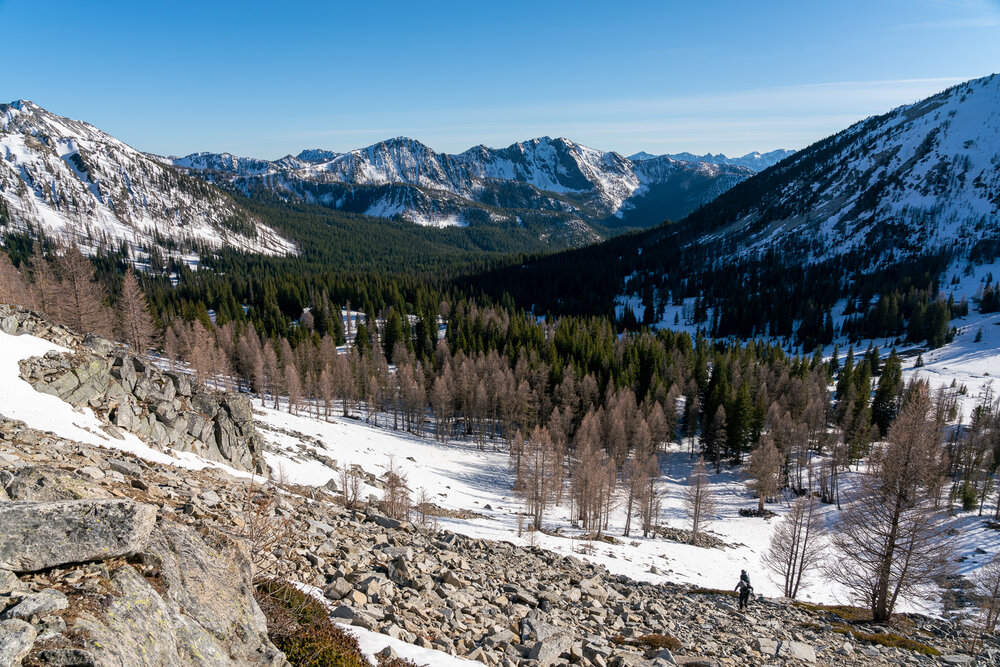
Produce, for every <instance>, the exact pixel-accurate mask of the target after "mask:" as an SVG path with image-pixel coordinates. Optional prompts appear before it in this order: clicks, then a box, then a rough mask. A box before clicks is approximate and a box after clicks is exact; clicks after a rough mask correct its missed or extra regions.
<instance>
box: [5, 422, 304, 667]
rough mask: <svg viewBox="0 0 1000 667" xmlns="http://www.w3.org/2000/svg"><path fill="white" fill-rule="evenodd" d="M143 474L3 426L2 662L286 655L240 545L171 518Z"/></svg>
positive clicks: (133, 466) (276, 660)
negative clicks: (271, 632)
mask: <svg viewBox="0 0 1000 667" xmlns="http://www.w3.org/2000/svg"><path fill="white" fill-rule="evenodd" d="M60 450H61V451H60ZM74 450H76V451H74ZM69 460H73V461H74V462H75V463H76V465H71V466H66V463H67V461H69ZM84 462H86V463H87V465H84V466H80V465H79V464H80V463H84ZM146 470H147V468H146V466H145V465H144V464H143V463H141V462H140V461H138V460H136V459H133V458H131V457H128V456H126V457H124V458H123V457H116V456H114V455H113V454H112V455H109V453H107V452H103V453H101V452H98V451H97V450H93V449H90V450H87V452H86V453H85V454H84V453H82V450H81V449H80V448H78V447H76V446H75V445H74V444H73V443H69V442H64V441H59V440H57V439H54V438H52V437H51V436H48V435H46V434H41V433H39V432H36V431H31V430H30V429H27V428H25V427H23V425H21V424H19V423H16V422H10V421H8V420H3V421H2V422H0V488H3V489H4V491H3V493H2V495H3V496H7V497H8V499H6V500H0V664H2V665H5V666H7V665H17V664H21V663H22V661H23V664H24V665H78V666H88V665H91V666H94V667H103V666H105V665H107V666H109V667H110V666H112V665H115V666H120V665H137V666H138V665H157V666H166V665H169V666H175V665H176V666H177V667H180V666H182V665H205V666H208V665H234V666H235V665H260V666H265V665H267V666H273V667H278V666H281V665H285V664H287V663H286V661H285V659H284V656H283V655H282V653H281V652H280V651H278V650H277V649H276V648H275V647H274V646H273V645H272V644H271V642H270V641H269V640H268V637H267V624H266V621H265V619H264V616H263V614H262V613H261V611H260V608H259V607H258V606H257V603H256V601H255V600H254V594H253V586H252V582H251V579H250V576H251V575H250V572H251V567H250V562H249V559H248V556H247V553H246V551H245V549H244V547H243V546H242V544H241V543H240V541H239V540H238V539H236V538H235V537H233V536H231V535H227V534H226V533H224V532H221V531H215V530H208V529H206V528H204V527H202V529H201V530H200V531H197V530H195V529H194V528H193V527H191V526H189V525H185V524H184V523H183V522H182V521H179V520H177V519H176V518H175V517H176V515H175V514H174V513H173V512H172V511H171V510H169V509H167V508H165V507H162V506H160V505H159V503H156V502H155V499H154V497H152V496H151V495H150V494H149V493H146V492H144V491H143V490H142V488H141V487H142V486H143V483H142V478H143V475H144V473H145V471H146ZM105 471H106V472H105ZM151 500H152V501H153V502H150V501H151Z"/></svg>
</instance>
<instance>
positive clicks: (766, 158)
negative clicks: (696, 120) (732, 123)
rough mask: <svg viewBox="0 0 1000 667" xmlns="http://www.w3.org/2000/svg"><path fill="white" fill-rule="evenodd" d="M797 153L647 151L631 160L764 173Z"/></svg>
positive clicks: (787, 151)
mask: <svg viewBox="0 0 1000 667" xmlns="http://www.w3.org/2000/svg"><path fill="white" fill-rule="evenodd" d="M794 154H795V151H791V150H786V149H783V148H781V149H778V150H775V151H769V152H767V153H758V152H757V151H754V152H752V153H747V154H746V155H743V156H741V157H726V156H725V155H723V154H722V153H719V154H718V155H712V154H711V153H706V154H705V155H695V154H694V153H668V154H666V155H650V154H649V153H646V152H645V151H642V152H639V153H636V154H635V155H630V156H629V159H630V160H632V161H633V162H641V161H644V160H655V159H656V158H661V157H668V158H671V159H673V160H678V161H680V162H707V163H709V164H725V165H732V166H737V167H746V168H747V169H750V170H752V171H754V172H757V171H763V170H765V169H767V168H768V167H771V166H773V165H776V164H778V163H779V162H781V161H782V160H784V159H785V158H786V157H788V156H789V155H794Z"/></svg>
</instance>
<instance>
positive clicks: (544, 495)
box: [514, 426, 559, 529]
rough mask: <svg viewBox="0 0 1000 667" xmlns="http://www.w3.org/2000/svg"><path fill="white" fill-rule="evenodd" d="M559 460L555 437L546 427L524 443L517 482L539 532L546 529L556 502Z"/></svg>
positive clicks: (535, 431) (519, 493)
mask: <svg viewBox="0 0 1000 667" xmlns="http://www.w3.org/2000/svg"><path fill="white" fill-rule="evenodd" d="M558 466H559V459H558V456H557V455H556V452H555V448H554V446H553V443H552V438H551V437H550V436H549V431H548V429H547V428H545V427H544V426H536V427H535V429H534V430H533V431H532V432H531V437H530V438H528V440H527V442H526V443H525V444H524V453H523V454H522V455H521V465H520V469H519V471H518V476H517V479H516V480H515V482H514V488H515V491H516V492H517V493H518V495H519V496H520V497H521V498H522V499H523V500H524V503H525V505H526V506H527V509H528V513H529V514H530V515H531V517H532V525H533V526H534V527H535V529H540V528H541V527H542V519H543V518H544V515H545V510H546V509H548V507H549V505H550V504H551V503H552V501H553V500H554V499H555V495H556V489H555V484H556V480H557V479H558V470H557V468H558Z"/></svg>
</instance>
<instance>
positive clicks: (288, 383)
mask: <svg viewBox="0 0 1000 667" xmlns="http://www.w3.org/2000/svg"><path fill="white" fill-rule="evenodd" d="M285 391H287V392H288V412H289V414H291V413H292V412H293V411H294V412H295V414H299V404H300V403H301V402H302V380H301V379H300V377H299V370H298V368H296V367H295V364H294V363H288V364H286V365H285Z"/></svg>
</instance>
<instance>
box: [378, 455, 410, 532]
mask: <svg viewBox="0 0 1000 667" xmlns="http://www.w3.org/2000/svg"><path fill="white" fill-rule="evenodd" d="M384 477H385V486H384V487H383V489H382V510H383V511H384V512H385V513H386V516H389V517H390V518H393V519H399V520H400V521H406V520H407V519H409V518H410V487H409V486H408V485H407V480H406V475H405V474H404V473H402V472H401V471H400V470H399V468H398V467H397V466H396V461H395V459H394V458H393V457H392V456H390V457H389V465H388V466H387V467H386V470H385V476H384Z"/></svg>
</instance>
